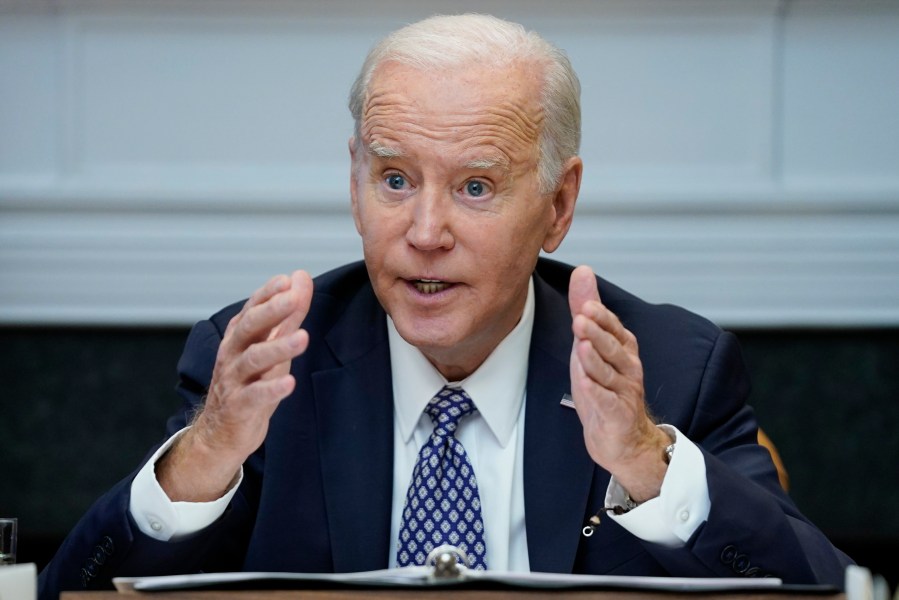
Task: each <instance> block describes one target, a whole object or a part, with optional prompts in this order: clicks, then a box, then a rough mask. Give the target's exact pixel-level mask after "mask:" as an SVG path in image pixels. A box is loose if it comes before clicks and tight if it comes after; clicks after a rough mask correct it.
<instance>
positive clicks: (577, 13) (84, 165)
mask: <svg viewBox="0 0 899 600" xmlns="http://www.w3.org/2000/svg"><path fill="white" fill-rule="evenodd" d="M466 8H467V9H473V10H477V11H480V12H492V13H494V14H498V15H500V16H504V17H507V18H511V19H514V20H519V21H521V22H523V23H524V24H525V25H527V26H528V27H531V28H534V29H537V30H538V31H540V32H541V33H542V34H544V35H545V36H546V37H548V38H549V39H551V40H553V41H555V42H556V43H557V44H559V45H560V46H562V47H563V48H565V49H566V50H567V51H568V52H569V54H570V56H571V58H572V61H573V62H574V65H575V68H576V69H577V70H578V72H579V74H580V76H581V80H582V84H583V90H584V92H583V108H584V144H583V151H582V155H583V157H584V160H585V163H586V173H585V179H584V185H583V190H582V195H581V200H580V203H579V208H578V217H577V221H576V224H575V226H574V228H573V230H572V232H571V234H570V235H569V238H568V239H567V240H566V242H565V244H564V245H563V247H562V250H560V251H559V252H558V253H557V256H558V257H559V258H561V259H564V260H568V261H573V262H579V263H580V262H584V263H588V264H591V265H593V266H594V268H596V269H597V270H598V271H599V272H601V273H602V274H604V275H605V276H607V277H609V278H611V279H613V280H614V281H616V282H617V283H619V284H621V285H623V286H625V287H627V288H629V289H631V290H632V291H634V292H636V293H638V294H640V295H642V296H644V297H646V298H647V299H650V300H653V301H668V302H674V303H678V304H682V305H684V306H686V307H688V308H690V309H693V310H696V311H698V312H701V313H703V314H705V315H707V316H709V317H711V318H712V319H714V320H716V321H718V322H719V323H721V324H723V325H727V326H762V327H765V326H779V325H793V326H896V325H899V110H897V107H899V2H897V1H882V2H873V1H859V0H844V1H826V0H795V1H789V0H784V1H780V2H778V1H774V0H770V1H768V0H628V1H625V0H619V1H611V0H605V1H600V0H581V1H562V0H559V1H556V2H545V1H542V0H541V1H537V0H522V1H518V2H498V1H495V0H494V1H490V0H487V1H481V2H466V1H462V2H442V1H440V0H425V1H418V2H411V1H410V2H403V1H400V0H376V1H370V2H362V1H360V0H332V1H330V2H314V1H312V0H292V1H288V0H243V1H237V0H178V1H174V0H128V1H123V0H90V1H89V0H73V1H64V0H57V1H49V0H30V1H29V0H18V1H13V0H0V323H8V324H9V323H12V324H16V323H37V324H42V323H46V324H187V323H191V322H193V321H195V320H197V319H200V318H203V317H205V316H207V315H208V314H210V313H211V312H212V311H214V310H216V309H217V308H219V307H220V306H222V305H224V304H226V303H228V302H231V301H233V300H236V299H238V298H241V297H243V296H245V295H247V294H248V293H250V292H251V291H252V290H253V289H254V288H255V287H256V286H257V285H258V284H260V283H261V282H262V281H264V280H265V279H266V278H267V277H268V276H269V275H270V274H273V273H275V272H281V271H286V270H289V269H292V268H296V267H303V268H306V269H308V270H310V271H311V272H313V273H319V272H322V271H324V270H326V269H328V268H331V267H333V266H336V265H339V264H341V263H344V262H347V261H350V260H353V259H356V258H358V257H359V256H360V252H361V251H360V246H359V243H358V240H357V238H356V234H355V230H354V228H353V226H352V222H351V219H350V218H349V215H348V201H347V188H348V173H347V172H348V159H347V152H346V139H347V138H348V136H349V134H350V130H351V121H350V118H349V115H348V111H347V109H346V107H345V104H346V102H345V99H346V93H347V90H348V88H349V85H350V83H351V81H352V79H353V77H354V75H355V72H356V70H357V69H358V67H359V65H360V63H361V60H362V58H363V56H364V54H365V52H366V51H367V49H368V48H369V47H370V45H371V44H372V43H373V42H374V41H375V40H376V39H377V38H379V37H380V36H381V35H383V34H384V33H386V32H388V31H390V30H392V29H394V28H396V27H398V26H400V25H401V24H403V23H406V22H410V21H413V20H416V19H418V18H420V17H424V16H427V15H429V14H432V13H434V12H458V11H460V10H464V9H466Z"/></svg>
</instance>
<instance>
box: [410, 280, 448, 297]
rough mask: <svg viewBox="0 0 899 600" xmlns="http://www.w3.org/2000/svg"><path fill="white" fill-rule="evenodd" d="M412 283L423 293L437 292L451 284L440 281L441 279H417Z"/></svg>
mask: <svg viewBox="0 0 899 600" xmlns="http://www.w3.org/2000/svg"><path fill="white" fill-rule="evenodd" d="M412 284H413V285H414V286H415V289H417V290H418V291H419V292H421V293H422V294H436V293H437V292H442V291H443V290H445V289H446V288H448V287H449V286H450V284H449V283H446V282H445V281H440V280H439V279H416V280H414V281H413V282H412Z"/></svg>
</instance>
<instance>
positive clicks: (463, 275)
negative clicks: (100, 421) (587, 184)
mask: <svg viewBox="0 0 899 600" xmlns="http://www.w3.org/2000/svg"><path fill="white" fill-rule="evenodd" d="M578 95H579V85H578V83H577V78H576V76H575V75H574V73H573V71H572V70H571V67H570V64H569V63H568V60H567V58H565V56H564V54H562V53H561V52H560V51H558V50H557V49H555V48H554V47H552V46H551V45H549V44H548V43H546V42H545V41H543V40H542V39H540V38H539V37H538V36H536V35H535V34H532V33H527V32H525V31H524V30H523V29H522V28H521V27H519V26H517V25H515V24H511V23H507V22H504V21H500V20H498V19H494V18H492V17H486V16H474V15H466V16H456V17H436V18H432V19H428V20H425V21H423V22H420V23H417V24H414V25H411V26H408V27H406V28H403V29H401V30H399V31H398V32H396V33H394V34H393V35H392V36H390V37H388V38H387V39H386V40H385V41H383V42H382V43H381V44H380V45H378V46H377V47H376V48H375V49H373V50H372V52H371V53H370V55H369V57H368V59H367V60H366V62H365V64H364V65H363V68H362V72H361V73H360V75H359V78H358V79H357V81H356V84H355V85H354V87H353V91H352V93H351V99H350V108H351V111H352V113H353V116H354V118H355V132H354V136H353V137H352V138H351V140H350V142H349V150H350V156H351V161H352V168H351V177H350V184H351V185H350V190H351V199H352V212H353V218H354V220H355V223H356V228H357V229H358V231H359V234H360V235H361V237H362V241H363V249H364V256H365V261H364V265H363V264H361V263H360V264H354V265H348V266H346V267H343V268H341V269H338V270H336V271H333V272H331V273H327V274H325V275H322V276H321V277H319V278H318V279H317V280H316V281H315V282H314V283H313V281H312V280H311V279H310V278H309V276H308V275H306V274H305V273H303V272H301V271H298V272H295V273H293V274H292V275H290V276H283V275H282V276H278V277H275V278H273V279H271V280H270V281H269V282H268V283H266V284H265V285H264V286H263V287H262V288H260V289H259V290H258V291H256V293H254V294H253V295H252V297H251V298H250V299H249V300H248V301H247V302H246V303H245V304H243V306H239V305H235V306H232V307H230V308H227V309H225V310H223V311H222V312H220V313H218V314H217V315H215V316H213V317H212V318H211V319H210V320H209V321H204V322H201V323H199V324H198V325H197V326H196V327H195V328H194V330H193V331H192V333H191V336H190V338H189V339H188V342H187V346H186V349H185V353H184V355H183V356H182V359H181V362H180V363H179V370H180V373H181V383H180V386H179V389H180V392H181V394H182V395H183V396H184V398H185V400H186V404H185V409H184V411H183V412H182V413H181V414H179V415H177V416H175V417H173V419H172V420H171V421H170V423H169V434H170V435H171V436H172V437H171V439H169V440H168V442H167V443H166V444H165V445H163V446H162V447H161V448H160V449H159V450H157V451H156V452H155V453H154V454H153V456H152V457H150V459H149V460H148V461H147V463H146V464H145V465H144V466H143V467H142V469H141V470H140V471H139V473H138V474H137V475H136V476H132V477H129V478H127V479H126V480H125V481H123V482H122V483H120V484H119V485H118V486H117V487H116V488H114V489H113V490H112V491H111V492H109V493H108V494H107V495H106V496H104V497H103V498H101V499H100V500H99V501H98V503H97V504H96V505H95V506H94V507H92V509H91V510H90V511H89V513H88V514H87V515H86V516H85V518H84V519H83V520H82V522H81V523H80V524H79V525H78V526H77V527H76V529H75V530H74V531H73V532H72V534H71V535H70V536H69V537H68V538H67V540H66V542H65V543H64V545H63V547H62V549H61V550H60V552H59V554H58V556H57V557H56V558H55V559H54V560H53V562H52V563H51V564H50V565H49V566H48V568H47V569H46V570H45V571H44V572H43V573H42V575H41V593H42V595H44V596H47V597H50V596H52V595H54V594H55V593H57V592H58V591H59V590H61V589H72V588H75V589H77V588H81V587H95V586H101V587H102V586H106V585H108V584H109V580H110V578H111V577H113V576H116V575H154V574H166V573H181V572H197V571H200V570H206V571H210V570H240V569H244V570H266V571H299V572H319V571H321V572H329V571H333V572H347V571H360V570H369V569H377V568H384V567H387V566H396V565H405V564H415V563H420V562H422V560H424V559H425V557H426V554H427V552H429V551H431V550H432V549H433V548H434V547H436V546H438V545H439V544H440V543H443V542H447V541H450V542H453V543H454V545H457V546H460V547H461V548H462V550H463V551H464V552H465V553H466V555H467V556H466V560H469V565H470V566H471V567H473V568H492V569H508V570H528V569H530V570H533V571H550V572H575V573H598V574H601V573H611V574H639V575H676V576H736V575H745V576H766V575H773V576H777V577H781V578H783V579H784V580H785V581H787V582H793V583H816V582H820V583H830V584H834V585H840V584H841V581H842V573H843V568H844V567H845V566H846V565H847V564H848V563H849V562H850V561H849V559H848V558H847V557H846V556H845V555H843V554H842V553H840V552H839V551H838V550H836V549H835V548H833V546H831V544H830V543H829V542H828V541H827V540H826V538H825V537H824V536H823V535H822V534H821V532H820V531H818V530H817V529H816V528H815V527H814V526H813V525H812V524H811V523H809V522H808V521H807V520H806V519H805V518H804V517H803V516H802V515H801V514H800V513H799V512H798V510H797V509H796V508H795V506H794V505H793V504H792V502H791V501H790V500H789V498H788V497H787V496H786V495H785V493H784V492H783V491H782V490H781V489H780V487H779V486H778V483H777V476H776V473H775V469H774V466H773V464H772V462H771V459H770V455H769V454H768V452H767V451H766V450H765V449H763V448H761V447H760V446H758V445H757V444H756V441H755V440H756V435H757V425H756V422H755V420H754V417H753V416H752V414H751V411H750V410H749V409H748V408H747V407H746V405H745V399H746V396H747V394H748V383H747V379H746V374H745V369H744V367H743V364H742V360H741V357H740V353H739V350H738V348H737V346H736V342H735V341H734V339H733V337H732V336H730V335H729V334H725V333H723V332H721V331H720V330H719V329H717V328H716V327H715V326H714V325H712V324H711V323H709V322H707V321H705V320H703V319H701V318H699V317H696V316H694V315H690V314H689V313H686V312H685V311H682V310H680V309H677V308H674V307H670V306H651V305H648V304H646V303H644V302H642V301H640V300H638V299H637V298H635V297H633V296H631V295H629V294H628V293H626V292H624V291H623V290H620V289H619V288H617V287H615V286H614V285H612V284H610V283H608V282H605V281H603V280H598V279H597V278H596V277H595V276H594V275H593V273H592V272H591V271H590V269H589V268H586V267H578V268H577V269H572V268H571V267H568V266H566V265H562V264H560V263H555V262H552V261H548V260H545V259H539V260H538V254H539V252H540V251H541V250H543V251H545V252H553V251H554V250H555V249H556V248H558V247H559V244H560V243H561V242H562V240H563V238H564V237H565V235H566V233H567V232H568V228H569V226H570V225H571V221H572V216H573V213H574V206H575V202H576V199H577V195H578V190H579V186H580V181H581V173H582V163H581V160H580V158H578V156H577V151H578V145H579V135H580V134H579V131H580V114H579V113H580V108H579V100H578ZM600 294H601V295H600ZM638 343H639V345H638ZM432 398H433V399H432ZM572 401H573V409H572V408H571V404H572ZM439 406H444V407H449V408H448V409H447V410H448V411H449V412H439V411H442V410H444V409H443V408H438V407H439ZM475 409H476V410H475ZM453 411H455V412H454V413H453ZM469 411H471V414H467V413H468V412H469ZM425 413H427V414H425ZM438 413H439V414H438ZM451 413H452V414H453V415H454V416H448V415H450V414H451ZM460 413H466V414H467V416H464V417H459V414H460ZM428 415H433V417H429V416H428ZM651 415H654V416H651ZM432 419H433V423H432ZM453 419H461V420H453ZM655 419H657V420H658V422H659V423H661V425H658V426H657V425H656V420H655ZM188 424H190V426H189V427H186V428H185V426H186V425H188ZM443 461H449V462H443ZM453 461H455V462H453ZM429 465H431V466H434V470H433V471H432V472H431V473H430V474H429V473H428V469H429V468H430V467H429ZM472 471H473V473H474V474H476V477H475V476H474V475H473V474H472ZM410 475H411V476H410ZM454 486H455V487H454ZM441 494H445V495H441ZM419 501H420V502H419ZM435 507H436V508H435ZM456 507H458V514H456V512H454V511H456ZM448 512H453V514H455V517H453V518H450V519H447V518H446V514H443V513H448ZM437 513H440V514H437ZM596 513H600V517H601V519H600V523H599V525H596V522H595V520H594V521H591V516H592V515H594V514H596ZM460 515H463V516H464V518H460V517H459V516H460ZM606 515H608V518H606ZM457 521H461V522H462V525H461V526H460V529H459V530H456V527H457V525H458V523H457ZM591 522H592V523H593V525H594V526H593V527H592V528H591V527H587V528H585V525H588V524H590V523H591ZM435 523H436V524H437V525H436V526H435ZM444 528H445V529H444ZM425 529H427V532H428V533H427V535H425V533H424V530H425ZM582 530H583V532H584V533H583V534H582ZM441 531H442V532H443V533H441ZM591 534H592V535H591ZM456 542H458V543H456Z"/></svg>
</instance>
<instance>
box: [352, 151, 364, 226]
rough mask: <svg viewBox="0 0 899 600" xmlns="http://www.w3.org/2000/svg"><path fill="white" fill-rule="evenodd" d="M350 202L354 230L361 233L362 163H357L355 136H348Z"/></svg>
mask: <svg viewBox="0 0 899 600" xmlns="http://www.w3.org/2000/svg"><path fill="white" fill-rule="evenodd" d="M349 148H350V202H351V205H352V208H353V221H354V222H355V223H356V231H358V232H359V235H362V219H361V217H360V216H359V175H360V172H361V168H362V165H361V164H360V163H359V160H360V154H361V153H360V152H359V148H358V145H357V144H356V138H355V137H350V141H349Z"/></svg>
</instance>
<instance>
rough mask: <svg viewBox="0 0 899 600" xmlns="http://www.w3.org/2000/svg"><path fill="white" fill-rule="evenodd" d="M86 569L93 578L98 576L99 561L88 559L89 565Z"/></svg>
mask: <svg viewBox="0 0 899 600" xmlns="http://www.w3.org/2000/svg"><path fill="white" fill-rule="evenodd" d="M83 570H84V571H87V574H88V576H89V577H90V578H91V579H93V578H94V577H96V576H97V563H95V562H94V561H88V563H87V566H86V567H84V569H83Z"/></svg>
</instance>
